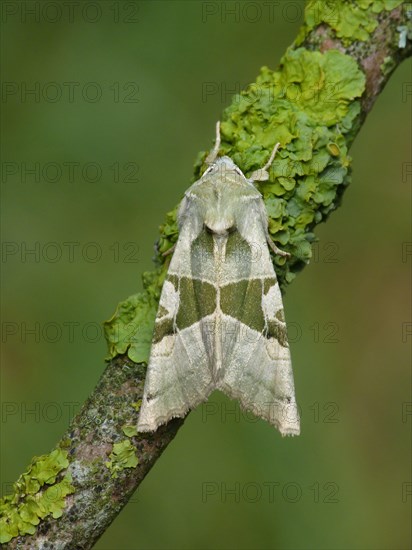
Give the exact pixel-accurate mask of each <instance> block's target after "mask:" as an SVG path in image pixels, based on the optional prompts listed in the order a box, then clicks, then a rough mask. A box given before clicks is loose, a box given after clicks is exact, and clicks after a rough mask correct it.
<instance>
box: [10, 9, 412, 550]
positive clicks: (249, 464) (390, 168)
mask: <svg viewBox="0 0 412 550" xmlns="http://www.w3.org/2000/svg"><path fill="white" fill-rule="evenodd" d="M76 5H77V7H76ZM2 9H3V13H2V36H1V41H2V44H1V45H2V52H3V54H2V56H3V58H2V67H3V68H2V72H3V88H2V103H1V107H2V114H3V116H2V129H1V139H2V188H1V191H2V213H1V216H2V245H3V257H2V264H1V268H2V364H1V369H2V370H1V392H2V419H1V420H2V421H1V449H2V450H1V481H2V491H3V492H5V491H7V490H8V489H9V488H10V485H11V483H12V482H13V481H14V480H15V479H16V478H17V477H18V475H19V474H20V473H21V472H22V471H23V470H24V468H25V467H26V466H27V464H28V463H29V461H30V459H31V457H32V456H33V455H39V454H43V453H47V452H49V450H50V449H51V448H52V447H53V446H54V444H55V443H56V441H57V440H58V438H59V436H60V435H61V434H62V433H63V431H64V430H65V428H66V426H67V425H68V422H69V420H70V418H71V417H72V416H73V413H76V412H77V411H78V410H79V407H80V405H81V403H82V402H83V401H84V399H85V398H86V397H87V395H88V394H89V393H90V391H91V390H92V388H93V387H94V386H95V384H96V382H97V380H98V378H99V376H100V374H101V372H102V371H103V369H104V361H103V358H104V356H105V353H106V346H105V342H104V339H103V335H102V332H101V329H100V328H99V327H100V326H101V323H102V321H103V320H105V319H107V318H109V317H110V316H111V315H112V313H113V311H114V309H115V307H116V304H117V303H118V302H119V301H120V300H122V299H124V298H126V297H127V296H128V295H130V294H132V293H134V292H136V291H138V290H139V289H141V281H140V276H141V273H142V272H143V271H144V270H147V269H150V268H151V257H152V255H153V243H154V241H155V240H156V238H157V227H158V225H159V223H161V222H162V221H163V219H164V214H165V212H166V211H168V210H170V209H171V208H172V207H173V206H174V205H175V204H176V203H177V202H178V201H179V199H180V198H181V196H182V193H183V191H184V190H185V189H186V188H187V187H188V185H189V184H190V182H191V177H192V166H193V161H194V159H195V157H196V155H197V153H198V151H199V150H206V149H208V148H209V147H210V145H211V143H212V139H213V137H214V124H215V121H216V120H217V119H218V118H219V116H220V114H221V112H222V110H223V109H224V108H225V107H226V106H227V105H229V103H230V101H231V97H232V95H233V93H234V92H236V91H239V90H240V89H242V88H244V87H245V86H247V84H248V83H250V82H253V81H254V79H255V77H256V75H257V73H258V70H259V67H260V66H261V65H268V66H270V67H271V68H275V67H276V65H277V63H278V62H279V59H280V57H281V55H282V54H283V53H284V51H285V48H286V47H287V46H288V45H289V44H290V43H291V41H292V40H293V38H294V37H295V35H296V32H297V30H298V28H299V25H300V21H301V19H302V9H303V2H301V1H298V2H286V1H285V2H200V1H173V2H172V1H156V2H116V1H114V2H104V1H103V2H98V3H95V2H87V1H86V2H83V3H80V4H78V3H71V2H63V3H57V2H46V3H42V2H27V3H24V2H22V3H20V2H4V3H3V6H2ZM30 10H33V13H31V11H30ZM408 81H409V82H410V64H409V65H408V64H407V63H405V64H404V65H403V66H401V67H399V68H398V70H397V72H396V73H395V75H394V76H393V77H392V79H391V80H390V82H389V84H388V86H387V87H386V89H385V90H384V92H383V94H382V95H381V97H380V98H379V99H378V101H377V103H376V105H375V107H374V109H373V111H372V113H371V114H370V116H369V117H368V119H367V121H366V123H365V125H364V127H363V128H362V131H361V133H360V135H359V136H358V138H357V139H356V142H355V144H354V146H353V148H352V150H351V154H352V156H353V169H354V173H353V183H352V185H351V187H350V188H349V189H348V190H347V192H346V195H345V197H344V202H343V206H342V207H341V208H340V209H339V210H338V211H336V212H335V213H334V214H333V215H332V216H331V218H330V219H329V221H328V222H327V224H325V225H323V226H322V227H320V228H318V230H317V235H318V237H319V239H320V241H319V244H317V245H316V246H315V255H314V260H313V262H312V263H311V265H310V266H308V267H307V268H306V269H305V270H304V271H303V272H302V273H301V274H300V275H299V276H298V277H297V279H296V281H295V282H294V283H293V284H292V285H291V286H290V288H289V290H288V292H287V294H286V296H285V308H286V314H287V319H288V321H289V325H290V338H291V350H292V357H293V364H294V374H295V383H296V390H297V398H298V401H299V404H300V407H301V411H302V435H301V436H300V437H298V438H289V439H282V438H281V437H280V435H279V434H278V433H277V432H276V431H275V430H274V429H273V428H272V427H270V426H269V425H267V424H266V423H264V422H263V421H255V420H254V419H252V418H251V417H249V416H247V415H244V414H243V413H241V412H240V411H239V408H238V407H237V405H236V404H235V403H233V402H230V401H229V400H227V399H225V397H223V396H222V395H220V394H217V393H216V394H213V396H212V397H211V399H210V401H209V404H208V405H207V406H204V407H199V408H198V409H197V410H196V411H194V412H193V413H192V414H190V416H189V418H188V420H187V421H186V423H185V425H184V427H183V428H182V429H181V430H180V432H179V433H178V435H177V437H176V438H175V440H174V441H173V443H172V444H171V445H170V446H169V448H167V450H166V451H165V453H164V454H163V456H162V457H161V459H160V460H158V462H157V463H156V465H155V466H154V468H153V469H152V471H151V472H150V474H149V475H148V477H147V478H146V479H145V481H144V482H143V483H142V485H141V487H140V488H139V490H138V491H137V492H136V493H135V495H134V498H133V500H132V502H130V503H129V504H128V505H127V507H126V508H125V509H124V510H123V511H122V513H121V514H120V515H119V517H118V518H117V519H116V520H115V521H114V523H113V524H112V525H111V527H110V528H109V529H108V530H107V532H106V533H105V534H104V536H103V537H102V538H101V540H100V541H99V542H98V544H97V545H96V548H98V549H101V550H104V549H106V550H108V549H115V548H116V549H145V550H146V549H148V550H149V549H222V550H226V549H235V548H236V549H311V548H319V549H333V550H335V549H336V550H338V549H339V550H341V549H350V550H352V549H362V550H363V549H371V550H381V549H389V548H390V549H403V548H409V546H410V542H411V541H410V532H411V531H410V530H411V519H410V504H411V500H412V496H411V478H410V464H411V455H410V432H411V416H410V414H409V415H408V412H409V413H410V410H411V409H410V406H408V402H410V401H411V398H410V375H411V370H410V342H411V336H410V335H409V336H408V335H407V332H408V328H409V329H410V325H407V323H408V321H409V315H410V286H409V281H410V275H411V267H410V256H407V252H408V250H409V251H410V249H409V248H408V246H407V245H406V244H405V243H407V242H408V241H410V240H411V237H410V232H409V223H410V222H409V219H410V204H411V188H410V185H411V175H410V173H409V175H408V174H407V170H408V164H407V163H408V162H409V163H410V156H409V155H410V154H409V151H410V147H411V143H410V136H411V123H410V118H409V117H410V112H411V98H410V96H408V95H407V93H406V91H407V83H408ZM36 83H37V84H36ZM30 90H34V92H33V93H32V94H31V93H30ZM409 167H410V164H409ZM30 170H32V171H31V172H30ZM33 170H34V173H33ZM36 243H38V244H36ZM68 243H72V244H68ZM36 247H37V248H36ZM29 250H35V253H33V254H29V253H28V251H29ZM402 252H404V255H402ZM30 330H34V333H30V332H28V331H30Z"/></svg>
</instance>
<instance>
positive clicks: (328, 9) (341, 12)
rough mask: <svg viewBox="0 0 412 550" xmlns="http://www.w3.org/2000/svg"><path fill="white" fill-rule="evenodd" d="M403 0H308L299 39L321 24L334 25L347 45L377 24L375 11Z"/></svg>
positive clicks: (388, 9)
mask: <svg viewBox="0 0 412 550" xmlns="http://www.w3.org/2000/svg"><path fill="white" fill-rule="evenodd" d="M402 3H403V0H350V1H348V0H334V1H333V2H332V1H329V2H328V1H325V0H309V2H308V3H307V4H306V6H305V25H304V26H303V27H302V29H301V31H300V34H299V36H298V39H297V43H298V44H301V43H302V41H303V40H304V38H305V36H306V35H307V33H308V32H310V31H311V30H312V29H314V28H316V27H318V26H319V25H321V24H326V25H328V26H329V27H331V28H332V29H333V30H334V32H335V34H336V36H337V37H338V38H340V39H341V40H342V42H343V44H345V45H346V46H347V45H349V44H351V43H352V42H354V41H355V40H360V41H366V40H368V39H369V37H370V35H371V33H372V32H373V31H374V30H375V29H376V27H377V26H378V21H377V18H376V14H378V13H381V12H382V11H384V10H385V11H391V10H393V9H395V8H396V7H398V6H400V5H401V4H402Z"/></svg>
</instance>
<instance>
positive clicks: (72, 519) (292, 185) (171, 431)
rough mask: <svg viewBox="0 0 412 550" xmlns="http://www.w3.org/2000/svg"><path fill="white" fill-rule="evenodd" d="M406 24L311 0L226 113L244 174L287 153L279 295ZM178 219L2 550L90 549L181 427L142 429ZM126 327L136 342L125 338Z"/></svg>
mask: <svg viewBox="0 0 412 550" xmlns="http://www.w3.org/2000/svg"><path fill="white" fill-rule="evenodd" d="M392 8H394V9H392ZM410 17H411V16H410V13H408V11H407V9H406V7H405V5H402V4H401V3H400V2H397V1H396V0H380V1H376V2H372V1H371V0H358V1H357V2H339V1H335V2H330V3H329V4H328V3H325V2H316V1H310V2H308V4H307V6H306V12H305V25H304V27H303V28H302V30H301V32H300V34H299V36H298V38H297V40H296V41H295V43H294V44H293V45H292V46H291V48H289V50H288V51H287V53H286V54H285V56H284V58H283V60H282V62H281V65H280V69H279V70H278V71H277V72H275V73H274V72H272V71H269V69H266V68H264V69H263V70H262V73H261V74H260V76H259V77H258V80H257V82H256V84H254V85H253V86H251V87H250V88H248V90H246V91H245V92H242V94H240V95H239V96H236V97H235V98H234V100H233V103H232V105H231V106H230V107H229V108H228V109H227V110H226V111H225V114H224V116H223V118H222V151H223V152H224V153H225V154H229V155H230V156H231V157H232V158H233V160H234V161H235V162H236V163H237V164H238V165H239V166H240V167H241V168H242V169H243V170H244V172H245V173H246V174H248V173H250V172H252V171H253V170H254V169H257V168H259V167H260V166H261V165H262V164H264V162H263V161H264V160H265V159H266V158H267V155H268V152H269V151H270V150H271V148H272V147H273V144H274V143H275V142H276V141H280V142H281V144H282V149H281V150H280V158H279V163H278V166H274V167H273V169H272V172H271V179H270V181H269V182H268V183H264V184H262V185H261V187H260V189H261V191H262V194H263V196H264V199H265V202H266V205H267V209H268V215H269V228H270V231H271V234H272V236H273V238H274V240H277V241H279V242H280V243H281V245H282V248H286V250H288V251H289V252H290V253H291V255H292V256H291V258H290V260H288V261H286V262H285V260H284V258H280V259H276V263H277V272H278V277H279V280H280V282H281V283H282V285H283V287H284V286H286V284H287V283H289V282H291V280H292V279H293V278H294V276H295V275H296V273H297V272H298V271H299V270H300V269H302V267H304V266H305V265H306V263H307V262H308V260H309V258H310V254H311V251H310V245H311V242H313V240H314V238H315V237H314V235H313V228H314V227H315V225H316V224H317V223H319V222H320V221H324V220H325V219H326V218H327V216H328V215H329V213H330V212H331V211H332V210H334V209H335V208H336V207H337V206H338V204H339V199H340V196H341V194H342V191H343V189H344V188H345V186H346V184H347V183H348V167H349V163H350V159H349V157H348V156H347V149H348V147H349V145H350V144H351V143H352V141H353V139H354V138H355V136H356V134H357V132H358V131H359V129H360V127H361V125H362V123H363V121H364V120H365V117H366V115H367V114H368V112H369V111H370V110H371V108H372V106H373V104H374V102H375V100H376V98H377V96H378V95H379V93H380V92H381V91H382V89H383V87H384V86H385V84H386V82H387V81H388V80H389V77H390V75H391V73H392V72H393V71H394V69H395V68H396V67H397V66H398V65H399V63H400V62H401V61H402V60H403V59H405V58H406V57H408V56H410V55H411V50H412V44H411V41H410V35H411V20H410ZM408 33H409V34H408ZM336 51H337V52H339V53H336ZM293 94H295V95H293ZM204 157H205V154H201V155H200V156H199V161H198V163H197V165H196V175H199V173H200V171H201V170H202V164H203V163H202V159H204ZM275 164H276V163H275ZM332 174H334V176H333V177H332ZM335 176H336V177H335ZM175 221H176V216H175V211H174V212H172V213H169V214H168V217H167V220H166V223H165V224H163V226H162V227H161V237H160V240H159V242H158V253H159V254H158V262H157V269H156V271H155V272H154V273H150V274H145V275H144V286H145V292H144V293H142V294H139V295H136V296H132V297H130V298H129V299H128V300H126V301H125V302H122V303H121V304H120V305H119V307H118V310H117V312H116V314H115V316H114V317H113V319H112V320H111V321H109V322H108V323H107V324H106V332H107V337H108V341H109V347H110V354H111V356H112V359H111V361H110V362H109V364H108V366H107V368H106V370H105V372H104V373H103V375H102V377H101V379H100V381H99V383H98V385H97V386H96V388H95V390H94V392H93V393H92V395H91V396H90V397H89V398H88V400H87V401H86V403H85V404H84V406H83V408H82V410H81V411H80V413H79V414H78V415H77V416H76V418H74V419H73V421H72V423H71V425H70V427H69V429H68V430H67V432H66V433H65V434H64V436H63V437H62V439H61V441H60V442H59V443H58V444H57V446H56V448H55V450H54V451H53V452H52V453H50V455H45V456H43V457H39V458H35V459H33V462H32V464H31V465H30V467H29V468H28V470H27V472H26V473H25V474H23V475H22V476H21V477H20V478H19V480H18V482H16V484H15V492H14V494H12V495H9V496H7V497H5V499H3V501H2V502H1V503H0V512H2V519H0V531H1V533H2V534H1V537H2V538H1V539H0V541H2V542H4V543H8V544H6V546H5V547H7V548H10V549H11V548H19V549H23V548H30V549H33V548H46V547H47V544H50V545H53V546H52V547H53V548H59V549H63V548H64V549H66V548H67V549H68V548H91V547H92V546H93V544H94V543H95V542H96V540H97V539H98V538H99V537H100V536H101V535H102V533H103V532H104V531H105V530H106V529H107V527H108V526H109V525H110V523H111V522H112V521H113V520H114V518H115V517H116V516H117V514H118V513H119V512H120V510H121V509H122V507H123V506H124V505H125V504H126V503H127V501H128V499H129V498H130V496H131V495H132V493H133V492H134V490H135V489H136V488H137V487H138V485H139V484H140V482H141V481H142V480H143V478H144V477H145V476H146V474H147V472H148V471H149V470H150V468H151V467H152V466H153V464H154V463H155V461H156V460H157V458H158V457H159V456H160V454H161V453H162V452H163V450H164V449H165V448H166V447H167V445H168V444H169V443H170V441H171V440H172V439H173V438H174V436H175V435H176V433H177V431H178V429H179V427H180V426H181V425H182V423H183V420H182V419H175V420H173V421H171V422H169V423H168V424H167V425H166V426H162V427H161V428H160V429H159V430H158V431H157V432H156V433H154V434H152V435H147V434H143V435H140V434H139V435H137V434H136V431H135V426H136V423H137V416H138V408H139V401H140V399H141V397H142V394H143V386H144V379H145V373H146V370H145V366H144V360H145V359H146V358H147V354H148V350H149V347H150V339H151V329H152V327H153V320H154V315H155V311H156V305H157V301H158V298H159V293H160V289H161V285H162V281H163V278H164V275H165V273H166V270H167V265H168V261H169V259H168V258H165V257H163V256H162V255H161V254H162V252H164V251H165V250H167V249H169V248H170V247H171V246H172V245H173V243H174V242H175V241H176V238H177V227H176V224H175ZM131 325H133V326H134V328H135V331H134V333H135V338H134V341H130V339H128V338H127V336H126V334H130V331H131ZM136 463H137V465H136ZM53 488H54V492H53V491H51V492H50V489H53ZM50 547H51V546H50Z"/></svg>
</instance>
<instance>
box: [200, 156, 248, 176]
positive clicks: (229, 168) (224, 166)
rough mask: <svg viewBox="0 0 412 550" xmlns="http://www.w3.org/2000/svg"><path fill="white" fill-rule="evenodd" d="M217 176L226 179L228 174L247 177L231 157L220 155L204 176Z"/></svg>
mask: <svg viewBox="0 0 412 550" xmlns="http://www.w3.org/2000/svg"><path fill="white" fill-rule="evenodd" d="M205 176H216V177H217V178H219V179H220V180H222V181H223V180H225V179H226V177H227V176H232V177H233V176H235V177H236V176H238V177H239V176H240V177H241V178H243V179H246V178H245V176H244V174H243V172H242V170H241V169H240V168H239V166H237V165H236V164H235V163H234V162H233V160H232V159H231V158H229V157H219V158H218V159H216V160H215V161H214V162H213V163H212V164H211V165H210V166H209V168H208V169H207V170H206V171H205V172H204V174H203V176H202V177H205Z"/></svg>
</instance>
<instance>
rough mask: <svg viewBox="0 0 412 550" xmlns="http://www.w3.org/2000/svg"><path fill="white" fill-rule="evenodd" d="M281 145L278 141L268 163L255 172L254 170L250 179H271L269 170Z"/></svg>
mask: <svg viewBox="0 0 412 550" xmlns="http://www.w3.org/2000/svg"><path fill="white" fill-rule="evenodd" d="M279 147H280V143H276V145H275V146H274V148H273V151H272V153H271V155H270V157H269V160H268V161H267V163H266V164H265V165H264V166H262V168H259V169H258V170H255V171H254V172H252V175H251V176H250V178H249V179H251V180H252V181H267V180H268V179H269V172H268V170H269V168H270V166H271V164H272V162H273V160H274V158H275V156H276V153H277V150H278V149H279Z"/></svg>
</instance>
